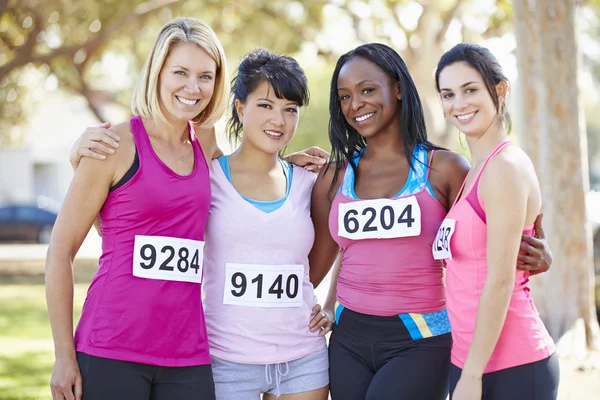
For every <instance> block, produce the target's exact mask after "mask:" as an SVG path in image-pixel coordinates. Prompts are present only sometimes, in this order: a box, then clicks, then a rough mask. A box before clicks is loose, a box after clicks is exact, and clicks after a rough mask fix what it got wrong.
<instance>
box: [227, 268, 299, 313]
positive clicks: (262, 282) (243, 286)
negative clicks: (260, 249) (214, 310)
mask: <svg viewBox="0 0 600 400" xmlns="http://www.w3.org/2000/svg"><path fill="white" fill-rule="evenodd" d="M303 279H304V266H303V265H254V264H234V263H227V264H226V267H225V291H224V293H223V304H231V305H239V306H247V307H300V306H302V283H303Z"/></svg>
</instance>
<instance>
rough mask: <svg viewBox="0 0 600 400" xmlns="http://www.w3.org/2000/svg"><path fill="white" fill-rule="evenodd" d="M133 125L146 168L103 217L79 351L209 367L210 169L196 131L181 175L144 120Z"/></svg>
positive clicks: (112, 199) (113, 196)
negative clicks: (205, 281)
mask: <svg viewBox="0 0 600 400" xmlns="http://www.w3.org/2000/svg"><path fill="white" fill-rule="evenodd" d="M130 125H131V131H132V133H133V137H134V139H135V145H136V149H137V153H138V158H139V168H138V170H137V172H136V173H135V175H134V176H133V177H132V178H131V179H130V180H129V181H127V182H126V183H125V184H124V185H123V186H121V187H119V188H117V189H116V190H114V191H112V192H111V193H109V195H108V197H107V199H106V202H105V203H104V206H103V207H102V209H101V211H100V214H99V217H100V222H101V226H102V230H101V232H102V256H101V257H100V262H99V269H98V272H97V273H96V275H95V276H94V279H93V280H92V283H91V285H90V287H89V290H88V294H87V298H86V300H85V304H84V306H83V312H82V316H81V320H80V321H79V325H78V326H77V330H76V332H75V345H76V349H77V351H79V352H83V353H86V354H89V355H92V356H97V357H104V358H109V359H114V360H122V361H129V362H137V363H143V364H151V365H158V366H167V367H184V366H193V365H204V364H210V363H211V359H210V354H209V351H208V344H207V343H208V342H207V334H206V325H205V321H204V313H203V309H202V302H201V294H200V286H201V284H200V283H199V281H200V280H201V274H202V254H201V253H202V252H201V251H200V252H199V253H197V250H198V247H197V245H199V244H203V240H204V227H205V224H206V219H207V217H208V211H209V208H210V201H211V190H210V180H209V171H208V165H207V163H206V160H205V159H204V154H203V152H202V148H201V147H200V144H199V142H198V140H197V138H196V136H195V133H194V131H193V129H192V128H191V126H190V139H191V141H192V145H193V149H194V170H193V172H192V173H191V174H190V175H187V176H180V175H177V174H176V173H175V172H173V171H172V170H171V169H170V168H169V167H167V165H165V164H164V163H163V162H162V161H161V160H160V158H159V157H158V156H157V154H156V153H155V152H154V150H153V148H152V145H151V143H150V139H149V138H148V134H147V132H146V130H145V128H144V125H143V123H142V120H141V118H140V117H134V118H133V119H131V121H130ZM140 245H141V248H138V247H140ZM134 248H135V250H134ZM198 258H199V259H198ZM136 271H138V272H136ZM134 273H135V274H137V275H136V276H134ZM140 274H141V276H143V277H140ZM174 279H187V280H188V281H181V280H174Z"/></svg>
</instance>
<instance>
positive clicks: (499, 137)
mask: <svg viewBox="0 0 600 400" xmlns="http://www.w3.org/2000/svg"><path fill="white" fill-rule="evenodd" d="M506 139H507V134H506V132H505V131H504V128H502V127H501V126H499V125H496V124H494V125H493V126H491V127H490V128H488V130H487V131H486V132H484V133H483V134H481V135H479V136H477V137H467V144H468V145H469V152H470V153H471V163H472V165H473V167H475V166H476V165H478V164H479V163H481V162H482V161H484V160H485V159H486V158H487V157H488V156H489V155H490V153H491V152H492V151H493V150H494V148H495V147H496V146H498V144H499V143H501V142H503V141H504V140H506Z"/></svg>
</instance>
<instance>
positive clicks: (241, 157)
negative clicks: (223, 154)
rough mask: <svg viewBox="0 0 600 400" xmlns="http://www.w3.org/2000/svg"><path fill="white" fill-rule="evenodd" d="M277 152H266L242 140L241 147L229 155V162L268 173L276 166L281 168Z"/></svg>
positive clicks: (260, 172) (261, 172)
mask: <svg viewBox="0 0 600 400" xmlns="http://www.w3.org/2000/svg"><path fill="white" fill-rule="evenodd" d="M277 158H278V156H277V154H271V153H265V152H264V151H261V150H259V149H257V148H256V147H254V146H252V145H251V144H250V143H248V142H246V141H244V140H242V143H241V144H240V147H238V149H237V150H236V151H234V152H233V153H232V154H231V155H230V156H229V161H230V162H229V164H230V165H231V162H232V161H233V162H234V164H237V165H244V169H245V170H247V171H251V172H253V173H255V174H258V175H262V174H268V173H269V172H271V171H272V170H273V169H274V168H277V169H280V167H279V162H278V161H277Z"/></svg>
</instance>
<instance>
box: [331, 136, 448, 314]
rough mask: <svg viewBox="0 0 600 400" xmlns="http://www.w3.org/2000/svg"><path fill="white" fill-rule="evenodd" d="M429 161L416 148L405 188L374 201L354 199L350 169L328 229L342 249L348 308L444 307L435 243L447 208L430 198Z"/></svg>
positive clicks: (341, 291) (341, 285)
mask: <svg viewBox="0 0 600 400" xmlns="http://www.w3.org/2000/svg"><path fill="white" fill-rule="evenodd" d="M431 156H433V151H432V152H431ZM429 162H430V159H428V156H427V151H426V150H425V149H423V148H421V147H420V146H416V147H415V150H414V152H413V164H414V169H413V170H411V171H410V173H409V176H408V179H407V182H406V184H405V186H404V188H403V189H402V191H401V192H400V193H399V194H398V195H397V196H396V197H394V198H391V199H375V200H361V199H358V198H356V196H355V194H354V173H353V170H352V167H351V166H350V165H348V166H347V167H346V171H345V174H344V178H343V182H342V185H341V188H340V190H339V192H338V193H337V194H336V196H335V198H334V199H333V203H332V205H331V211H330V213H329V230H330V232H331V235H332V237H333V238H334V240H335V241H336V242H337V243H338V245H339V246H340V248H341V250H342V251H343V260H342V268H341V271H340V275H339V278H338V282H337V299H338V301H339V303H340V304H342V305H343V306H344V307H346V308H349V309H351V310H353V311H356V312H360V313H363V314H369V315H378V316H392V315H399V314H406V313H419V314H428V313H433V312H437V311H440V310H443V309H444V308H445V294H444V283H443V270H442V266H441V262H440V261H436V260H434V259H433V256H432V254H431V244H432V243H433V240H434V238H435V236H436V233H437V230H438V228H439V226H440V223H441V222H442V221H443V219H444V217H445V215H446V210H445V209H444V207H443V206H442V205H441V204H440V203H439V202H438V201H437V200H436V199H434V198H433V196H432V193H433V192H432V190H431V187H430V186H429V168H428V164H429Z"/></svg>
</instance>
